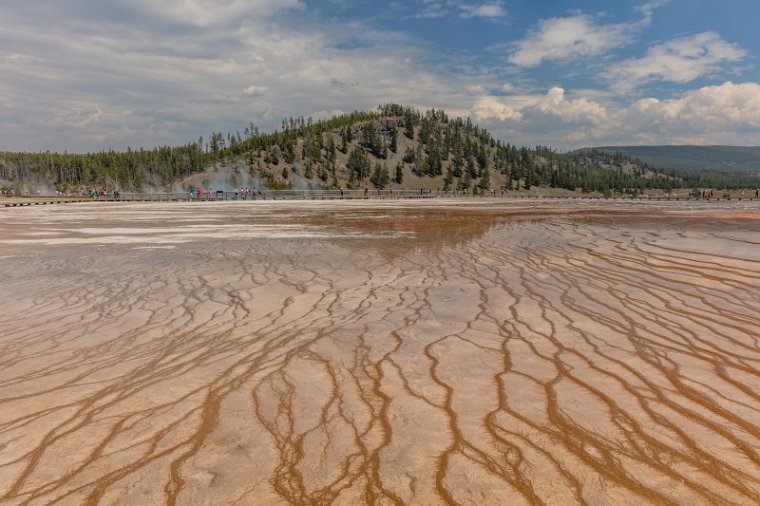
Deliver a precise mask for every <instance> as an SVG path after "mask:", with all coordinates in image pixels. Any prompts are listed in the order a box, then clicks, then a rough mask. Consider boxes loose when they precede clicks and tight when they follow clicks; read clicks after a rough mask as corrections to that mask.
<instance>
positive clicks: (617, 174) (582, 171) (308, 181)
mask: <svg viewBox="0 0 760 506" xmlns="http://www.w3.org/2000/svg"><path fill="white" fill-rule="evenodd" d="M757 184H760V180H759V179H758V178H756V177H750V176H746V175H745V176H736V177H735V176H732V175H722V174H701V173H692V172H675V171H667V172H666V171H664V170H662V169H658V168H656V167H655V166H653V165H650V164H647V163H644V162H641V161H640V160H637V159H635V158H633V157H631V156H628V155H624V154H622V153H612V152H608V151H605V150H586V151H581V152H576V153H558V152H556V151H555V150H553V149H551V148H548V147H543V146H537V147H535V148H527V147H517V146H514V145H511V144H510V143H509V142H504V141H502V140H501V139H496V138H494V137H493V136H492V135H491V134H490V133H489V132H488V131H487V130H486V129H484V128H481V127H479V126H478V125H476V124H474V123H473V122H472V121H471V120H470V119H469V118H466V119H462V118H453V119H452V118H449V117H448V115H447V114H446V113H445V112H444V111H443V110H435V109H431V110H429V111H425V112H422V111H419V110H416V109H413V108H409V107H404V106H401V105H398V104H388V105H383V106H380V107H378V109H376V110H374V111H369V112H354V113H351V114H345V115H341V116H336V117H333V118H330V119H326V120H322V121H312V119H311V118H308V119H304V118H303V117H299V118H287V119H285V120H283V122H282V127H281V128H280V129H279V130H277V131H275V132H272V133H262V132H260V131H259V130H258V129H257V128H256V127H255V126H253V125H250V126H249V127H246V128H245V130H244V134H243V135H240V133H235V134H226V135H224V134H222V133H219V132H213V133H212V134H211V135H210V136H209V138H208V139H207V140H205V141H204V139H203V138H200V139H198V141H197V142H190V143H188V144H186V145H183V146H178V147H169V146H164V147H157V148H154V149H152V150H146V149H139V150H132V149H128V150H127V151H124V152H116V151H102V152H98V153H88V154H65V153H64V154H60V153H49V152H46V153H0V185H3V186H5V187H10V188H19V189H20V188H22V187H26V188H28V187H29V186H30V185H38V186H39V185H44V186H48V187H55V188H56V189H59V190H68V191H81V190H82V189H84V188H88V187H89V188H92V187H102V188H104V189H105V190H106V191H111V190H114V189H119V190H123V191H126V190H145V189H148V190H157V189H161V190H174V191H180V190H183V191H184V190H187V189H189V188H197V187H205V188H208V187H212V186H213V188H215V189H225V188H230V189H231V188H236V187H239V186H256V187H259V188H268V189H287V188H295V189H306V188H312V189H320V188H321V189H329V188H333V189H334V188H374V187H385V188H388V187H390V188H427V189H431V190H454V189H457V190H461V191H468V192H472V193H480V192H485V191H491V190H494V191H495V190H498V189H529V188H534V187H552V188H559V189H564V190H569V191H596V192H600V193H610V192H613V191H617V192H626V193H634V194H635V193H638V192H642V191H644V190H647V189H651V188H659V189H671V188H693V187H697V186H698V187H703V188H705V187H714V188H727V187H732V188H740V187H753V186H755V185H757Z"/></svg>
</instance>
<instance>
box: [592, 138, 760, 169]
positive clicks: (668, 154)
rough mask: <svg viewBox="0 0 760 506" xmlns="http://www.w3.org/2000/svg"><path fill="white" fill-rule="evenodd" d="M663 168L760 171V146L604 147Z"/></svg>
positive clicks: (603, 148)
mask: <svg viewBox="0 0 760 506" xmlns="http://www.w3.org/2000/svg"><path fill="white" fill-rule="evenodd" d="M591 149H596V150H598V151H603V152H606V153H622V154H624V155H627V156H630V157H632V158H637V159H639V160H641V161H642V162H645V163H648V164H650V165H653V166H655V167H659V168H663V169H686V170H712V171H721V172H751V173H755V174H758V173H760V147H757V146H756V147H744V146H688V145H684V146H601V147H597V148H588V149H583V150H579V151H581V152H582V151H589V150H591Z"/></svg>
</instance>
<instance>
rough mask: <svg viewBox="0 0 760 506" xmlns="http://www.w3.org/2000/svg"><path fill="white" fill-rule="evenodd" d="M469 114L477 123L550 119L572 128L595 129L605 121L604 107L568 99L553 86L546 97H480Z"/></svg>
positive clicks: (586, 100) (562, 91) (582, 99)
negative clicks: (494, 120) (484, 121)
mask: <svg viewBox="0 0 760 506" xmlns="http://www.w3.org/2000/svg"><path fill="white" fill-rule="evenodd" d="M472 114H473V115H474V116H475V117H476V118H477V119H479V120H488V119H499V120H501V121H507V120H509V121H526V122H530V121H531V120H536V119H546V118H549V119H551V121H555V122H556V121H559V122H562V123H571V124H576V125H577V124H592V125H598V124H601V123H602V122H604V121H605V120H606V118H607V111H606V109H605V107H604V106H602V105H601V104H599V103H598V102H596V101H594V100H590V99H588V98H586V97H578V98H570V99H568V98H567V97H566V96H565V90H564V89H563V88H560V87H559V86H554V87H552V88H551V89H549V90H548V92H547V93H546V94H545V95H541V94H532V95H529V94H524V95H508V96H506V97H493V96H486V97H480V98H479V99H478V101H477V102H476V103H475V106H474V107H473V110H472Z"/></svg>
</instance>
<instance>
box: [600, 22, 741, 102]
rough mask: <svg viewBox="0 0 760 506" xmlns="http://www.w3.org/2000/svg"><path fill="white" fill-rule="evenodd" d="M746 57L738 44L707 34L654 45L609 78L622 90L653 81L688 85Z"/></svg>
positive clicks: (615, 67) (615, 69)
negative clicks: (643, 54)
mask: <svg viewBox="0 0 760 506" xmlns="http://www.w3.org/2000/svg"><path fill="white" fill-rule="evenodd" d="M746 55H747V52H746V51H744V50H743V49H742V48H740V47H739V46H738V45H737V44H732V43H730V42H726V41H725V40H723V38H722V37H721V36H720V35H718V34H717V33H714V32H704V33H699V34H696V35H692V36H688V37H681V38H678V39H674V40H671V41H668V42H665V43H663V44H658V45H656V46H653V47H651V48H649V50H648V51H647V53H646V55H645V56H643V57H641V58H631V59H628V60H624V61H621V62H619V63H617V64H615V65H613V66H612V67H611V68H610V70H609V71H608V72H607V77H608V78H609V79H611V80H613V81H614V82H615V83H616V88H617V89H618V90H622V91H628V90H630V89H633V88H635V87H636V86H639V85H641V84H644V83H647V82H649V81H654V80H662V81H670V82H675V83H687V82H691V81H693V80H695V79H697V78H699V77H702V76H704V75H709V74H713V73H715V72H717V71H719V70H723V69H724V68H725V66H726V64H729V63H735V62H738V61H740V60H741V59H743V58H744V57H745V56H746Z"/></svg>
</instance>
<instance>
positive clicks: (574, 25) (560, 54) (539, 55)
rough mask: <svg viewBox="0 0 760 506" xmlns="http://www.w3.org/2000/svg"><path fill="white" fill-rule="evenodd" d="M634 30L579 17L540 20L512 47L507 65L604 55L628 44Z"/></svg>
mask: <svg viewBox="0 0 760 506" xmlns="http://www.w3.org/2000/svg"><path fill="white" fill-rule="evenodd" d="M634 29H635V25H634V24H631V23H620V24H609V25H600V24H598V23H597V22H596V20H595V19H594V18H592V17H591V16H586V15H583V14H579V15H577V16H570V17H565V18H550V19H544V20H543V21H541V22H540V23H539V24H538V27H537V28H536V29H535V30H534V31H533V32H532V33H531V34H530V35H528V37H527V38H525V39H523V40H521V41H519V42H518V43H517V44H516V47H515V50H514V51H513V52H512V54H511V55H510V56H509V62H510V63H513V64H515V65H517V66H520V67H537V66H538V65H540V64H541V63H542V62H544V61H557V60H568V59H574V58H578V57H583V56H596V55H601V54H605V53H607V52H609V51H610V50H612V49H615V48H618V47H621V46H625V45H627V44H628V43H630V42H631V40H632V38H633V32H634Z"/></svg>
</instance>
